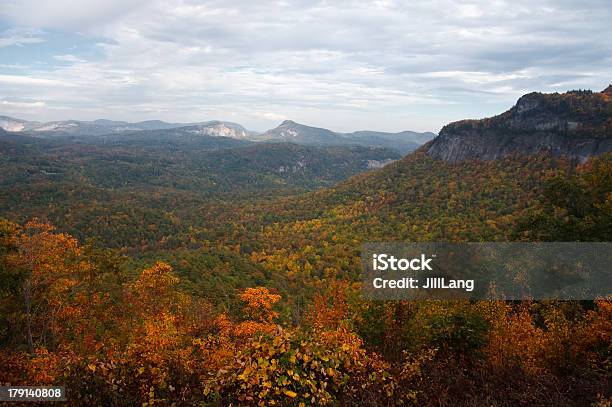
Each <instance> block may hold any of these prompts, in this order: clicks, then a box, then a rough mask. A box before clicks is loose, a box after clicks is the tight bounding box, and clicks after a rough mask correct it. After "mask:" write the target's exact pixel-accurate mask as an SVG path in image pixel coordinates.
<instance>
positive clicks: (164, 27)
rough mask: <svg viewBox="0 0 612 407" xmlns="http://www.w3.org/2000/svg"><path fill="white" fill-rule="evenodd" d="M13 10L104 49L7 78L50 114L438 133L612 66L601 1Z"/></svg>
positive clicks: (184, 3)
mask: <svg viewBox="0 0 612 407" xmlns="http://www.w3.org/2000/svg"><path fill="white" fill-rule="evenodd" d="M34 3H36V5H37V7H33V6H34ZM0 14H3V15H4V18H5V19H8V20H9V21H11V22H12V23H11V24H14V25H15V26H18V25H30V26H32V27H35V28H34V29H37V30H56V31H57V30H59V31H63V32H72V33H77V32H78V33H82V34H83V35H84V37H85V38H91V47H92V48H95V49H96V50H97V51H98V53H101V54H102V56H101V57H97V58H96V59H90V58H88V57H86V56H84V55H81V54H80V53H78V52H72V51H66V50H62V51H61V52H55V53H52V55H55V56H54V57H53V59H54V60H55V61H61V62H67V64H59V66H58V64H49V65H50V67H40V66H31V67H27V68H23V70H22V71H23V72H22V74H19V75H16V74H14V73H15V72H14V71H15V70H17V71H19V68H13V69H12V70H11V72H10V73H11V74H10V75H0V84H3V87H2V91H3V93H4V94H3V96H23V97H28V98H31V99H33V100H40V99H44V100H45V101H46V102H47V103H46V106H45V107H44V109H42V110H43V111H46V112H47V115H48V118H53V119H59V118H66V117H65V116H62V117H59V115H70V116H71V117H76V118H96V117H110V118H118V119H128V120H140V119H150V118H162V119H166V120H177V121H178V120H184V121H200V120H207V119H216V118H218V119H224V118H226V119H231V120H233V121H238V122H241V123H243V124H245V125H246V126H247V127H253V128H266V127H269V126H273V125H276V124H277V122H278V121H279V120H281V119H284V118H290V119H293V120H296V121H305V122H309V123H312V124H315V125H320V126H325V127H331V128H335V129H338V130H356V129H357V128H358V127H356V126H359V127H368V128H373V129H380V130H403V129H417V130H434V131H435V130H437V129H438V128H439V127H440V126H441V125H443V124H444V123H445V122H447V121H449V120H453V119H457V118H462V117H464V116H468V117H469V116H472V117H482V116H484V115H487V114H493V113H497V112H499V111H501V110H503V109H504V108H506V107H508V106H509V105H511V104H512V103H513V102H514V101H515V99H516V97H517V96H518V95H520V94H521V93H523V92H527V91H532V90H540V91H550V90H552V91H558V90H562V89H559V86H560V85H559V84H562V86H564V87H565V88H572V87H582V88H585V87H594V88H596V89H597V88H599V87H602V88H603V87H605V85H607V83H606V82H607V81H609V80H610V78H611V77H612V43H610V41H609V38H610V37H612V28H611V27H610V24H609V21H610V20H612V10H611V9H610V8H609V7H606V5H605V3H604V2H601V1H597V0H592V1H589V0H586V1H577V0H576V1H575V2H573V1H569V0H566V1H562V2H559V1H553V0H543V1H542V2H540V3H538V4H534V3H533V2H532V1H528V0H517V1H513V2H509V1H501V0H496V1H493V2H490V1H484V0H482V1H476V0H475V1H470V2H456V1H450V0H430V1H416V2H397V1H391V0H379V1H371V2H364V1H357V0H355V1H351V0H337V1H334V2H329V1H310V0H309V1H307V0H283V1H282V2H278V1H258V2H252V1H246V0H233V1H227V0H224V1H221V0H210V1H206V2H204V1H195V0H164V1H162V0H150V1H146V2H145V1H144V0H143V1H140V0H122V1H118V0H109V1H101V0H100V1H93V0H92V1H89V2H84V1H81V0H79V1H77V0H56V1H51V0H46V1H41V0H36V1H35V0H23V1H16V0H8V4H7V5H6V6H4V5H3V11H2V12H0ZM39 32H40V31H39ZM36 35H38V34H36ZM32 38H38V39H44V37H42V36H41V35H38V36H33V37H32ZM23 46H27V45H23ZM13 65H15V64H13ZM15 66H16V65H15ZM0 72H1V71H0Z"/></svg>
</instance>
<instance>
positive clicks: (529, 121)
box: [424, 86, 612, 163]
mask: <svg viewBox="0 0 612 407" xmlns="http://www.w3.org/2000/svg"><path fill="white" fill-rule="evenodd" d="M611 94H612V86H609V87H608V88H606V90H604V91H603V92H599V93H597V92H592V91H588V90H587V91H585V90H578V91H569V92H566V93H550V94H545V93H538V92H532V93H528V94H526V95H524V96H522V97H521V98H519V99H518V101H517V103H516V104H515V105H514V106H513V107H511V108H510V109H509V110H507V111H506V112H504V113H501V114H499V115H497V116H493V117H490V118H486V119H481V120H461V121H458V122H454V123H450V124H447V125H446V126H444V127H443V128H442V130H441V131H440V134H439V135H438V137H436V138H435V139H434V140H432V141H431V142H430V143H428V144H427V145H426V146H425V147H424V148H425V149H426V151H427V153H428V154H429V155H430V156H431V157H434V158H437V159H441V160H443V161H446V162H449V163H458V162H462V161H466V160H474V159H476V160H495V159H499V158H502V157H506V156H508V155H512V154H526V155H532V154H537V153H539V152H548V153H550V154H551V155H553V156H565V157H568V158H571V159H575V160H578V161H580V162H584V161H585V160H587V159H588V158H589V157H591V156H598V155H601V154H604V153H606V152H610V151H612V97H611Z"/></svg>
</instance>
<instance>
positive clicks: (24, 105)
mask: <svg viewBox="0 0 612 407" xmlns="http://www.w3.org/2000/svg"><path fill="white" fill-rule="evenodd" d="M0 106H2V107H3V108H9V109H11V108H12V109H32V108H40V107H45V106H46V104H45V102H43V101H40V100H37V101H33V102H22V101H15V100H0Z"/></svg>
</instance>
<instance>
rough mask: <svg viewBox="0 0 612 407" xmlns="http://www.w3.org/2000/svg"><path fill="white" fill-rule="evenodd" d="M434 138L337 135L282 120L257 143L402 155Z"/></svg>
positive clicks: (360, 133) (368, 133) (373, 133)
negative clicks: (378, 150)
mask: <svg viewBox="0 0 612 407" xmlns="http://www.w3.org/2000/svg"><path fill="white" fill-rule="evenodd" d="M433 137H435V134H433V133H416V132H411V131H404V132H400V133H385V132H377V131H356V132H353V133H337V132H334V131H331V130H328V129H323V128H319V127H311V126H306V125H303V124H300V123H296V122H294V121H292V120H285V121H284V122H282V123H281V124H280V126H278V127H276V128H274V129H271V130H268V131H266V132H265V133H263V134H260V135H259V136H257V139H259V140H273V141H288V142H292V143H297V144H304V145H361V146H370V147H386V148H391V149H393V150H395V151H398V152H399V153H401V154H405V153H407V152H409V151H413V150H415V149H417V148H418V147H419V146H420V145H421V144H423V143H425V142H427V141H429V140H431V139H432V138H433Z"/></svg>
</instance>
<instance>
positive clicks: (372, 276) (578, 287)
mask: <svg viewBox="0 0 612 407" xmlns="http://www.w3.org/2000/svg"><path fill="white" fill-rule="evenodd" d="M361 256H362V262H363V267H364V273H363V276H364V278H363V286H362V287H363V293H364V295H365V296H366V297H368V298H372V299H381V300H385V299H474V300H476V299H491V300H523V299H534V300H593V299H596V298H600V297H606V296H609V295H612V243H609V242H597V243H585V242H577V243H573V242H560V243H554V242H546V243H367V244H365V245H364V246H363V247H362V254H361Z"/></svg>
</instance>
